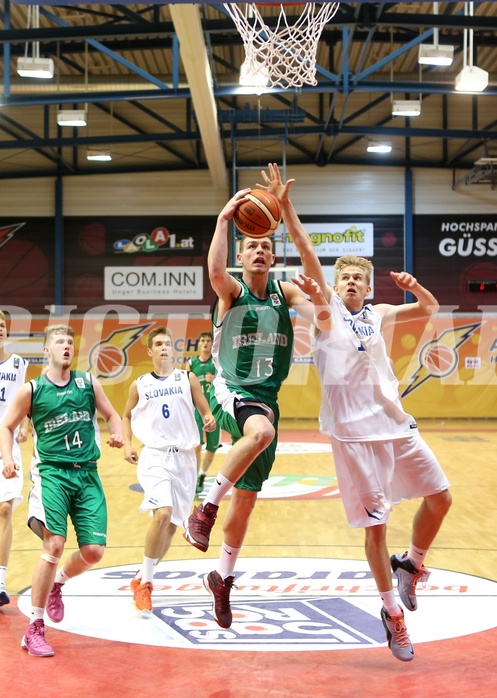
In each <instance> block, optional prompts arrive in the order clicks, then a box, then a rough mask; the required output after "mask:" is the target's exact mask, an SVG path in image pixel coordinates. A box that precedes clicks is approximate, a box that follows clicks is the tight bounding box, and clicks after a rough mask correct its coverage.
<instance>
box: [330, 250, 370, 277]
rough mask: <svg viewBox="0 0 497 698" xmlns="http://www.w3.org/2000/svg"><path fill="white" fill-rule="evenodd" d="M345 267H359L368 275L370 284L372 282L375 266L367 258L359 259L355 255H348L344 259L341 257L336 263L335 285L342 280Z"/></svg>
mask: <svg viewBox="0 0 497 698" xmlns="http://www.w3.org/2000/svg"><path fill="white" fill-rule="evenodd" d="M345 267H359V269H362V271H363V272H364V274H365V275H366V280H367V282H368V284H369V282H370V281H371V274H372V273H373V265H372V263H371V262H370V261H369V259H366V258H365V257H358V256H357V255H355V254H346V255H344V256H343V257H339V258H338V259H337V261H336V262H335V283H336V282H337V281H338V279H339V278H340V276H341V274H342V272H343V270H344V269H345Z"/></svg>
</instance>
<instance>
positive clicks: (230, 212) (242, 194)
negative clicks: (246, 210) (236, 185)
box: [218, 188, 250, 221]
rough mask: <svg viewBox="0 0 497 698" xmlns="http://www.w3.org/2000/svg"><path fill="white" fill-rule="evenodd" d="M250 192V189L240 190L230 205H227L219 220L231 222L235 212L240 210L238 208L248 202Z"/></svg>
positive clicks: (232, 198)
mask: <svg viewBox="0 0 497 698" xmlns="http://www.w3.org/2000/svg"><path fill="white" fill-rule="evenodd" d="M249 192H250V188H248V189H240V191H237V192H236V194H235V195H234V196H232V197H231V199H230V200H229V201H228V203H227V204H226V205H225V207H224V208H223V210H222V211H221V213H220V214H219V216H218V218H220V219H222V220H225V221H229V220H231V219H232V218H233V216H234V215H235V211H236V209H237V208H238V206H239V205H240V204H241V203H243V202H244V201H246V200H247V194H248V193H249Z"/></svg>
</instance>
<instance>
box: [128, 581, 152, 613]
mask: <svg viewBox="0 0 497 698" xmlns="http://www.w3.org/2000/svg"><path fill="white" fill-rule="evenodd" d="M153 590H154V586H153V584H152V582H143V584H138V586H137V587H136V590H135V592H134V594H133V600H134V602H135V606H136V610H137V611H141V612H142V613H143V612H146V613H151V612H152V591H153Z"/></svg>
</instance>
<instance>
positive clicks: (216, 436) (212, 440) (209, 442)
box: [195, 410, 221, 453]
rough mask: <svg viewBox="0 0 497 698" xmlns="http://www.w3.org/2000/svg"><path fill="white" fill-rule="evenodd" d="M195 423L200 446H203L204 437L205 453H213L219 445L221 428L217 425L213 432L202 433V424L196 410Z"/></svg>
mask: <svg viewBox="0 0 497 698" xmlns="http://www.w3.org/2000/svg"><path fill="white" fill-rule="evenodd" d="M195 421H196V422H197V426H198V433H199V435H200V445H201V446H203V445H204V436H205V449H206V451H211V453H215V452H216V451H217V449H218V448H219V446H220V444H221V427H220V426H219V424H218V425H217V426H216V428H215V429H214V431H207V432H204V429H203V426H204V422H203V419H202V416H201V414H200V412H199V411H198V410H195Z"/></svg>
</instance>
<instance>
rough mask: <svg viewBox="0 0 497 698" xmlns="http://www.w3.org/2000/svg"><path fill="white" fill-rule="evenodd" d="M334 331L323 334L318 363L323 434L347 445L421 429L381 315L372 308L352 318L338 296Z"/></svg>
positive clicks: (334, 306) (333, 301) (316, 354)
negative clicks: (403, 392) (405, 403)
mask: <svg viewBox="0 0 497 698" xmlns="http://www.w3.org/2000/svg"><path fill="white" fill-rule="evenodd" d="M330 305H331V308H332V311H333V323H334V325H333V329H332V331H331V333H325V332H318V333H317V335H316V345H315V351H314V363H315V364H316V368H317V370H318V373H319V375H320V377H321V384H322V399H321V411H320V415H319V421H320V426H321V430H322V431H323V432H325V433H328V434H331V435H332V436H334V437H335V438H337V439H340V440H342V441H382V440H386V439H392V438H402V437H406V436H407V435H409V434H412V433H413V432H415V431H416V429H417V427H416V422H415V420H414V419H413V417H411V415H409V414H407V413H406V412H405V411H404V408H403V407H402V403H401V401H400V396H399V390H398V385H399V383H398V380H397V378H396V376H395V374H394V372H393V370H392V365H391V360H390V358H389V357H388V354H387V350H386V346H385V340H384V339H383V335H382V333H381V317H380V315H379V314H378V313H377V312H376V311H375V309H374V307H373V306H372V305H369V304H368V305H365V306H364V308H363V309H362V310H361V311H360V312H359V313H355V314H351V313H350V312H349V311H348V310H347V308H346V307H345V304H344V303H343V301H342V300H341V299H340V297H339V296H338V294H336V293H333V295H332V298H331V302H330Z"/></svg>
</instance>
